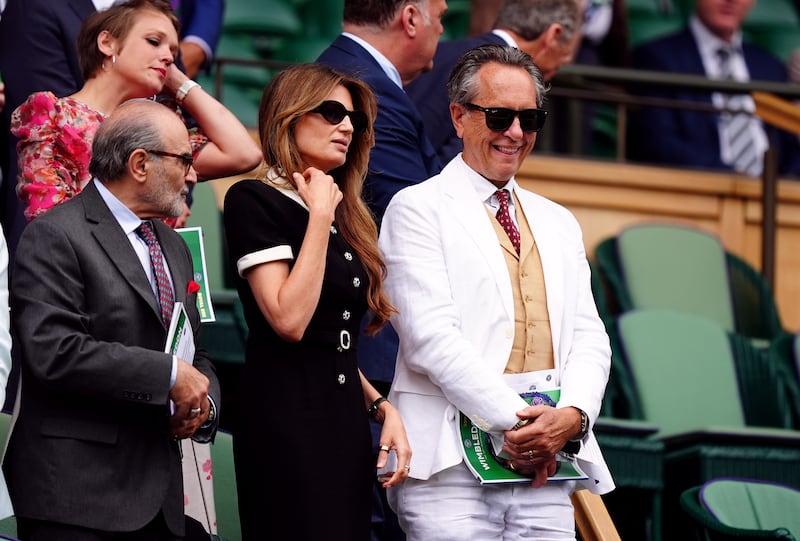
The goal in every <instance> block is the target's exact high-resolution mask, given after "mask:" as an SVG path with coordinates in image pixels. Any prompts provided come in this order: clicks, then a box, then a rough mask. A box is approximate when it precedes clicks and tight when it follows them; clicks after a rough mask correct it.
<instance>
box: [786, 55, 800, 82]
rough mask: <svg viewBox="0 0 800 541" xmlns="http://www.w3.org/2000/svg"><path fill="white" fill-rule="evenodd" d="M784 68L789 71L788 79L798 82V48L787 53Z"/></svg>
mask: <svg viewBox="0 0 800 541" xmlns="http://www.w3.org/2000/svg"><path fill="white" fill-rule="evenodd" d="M786 68H787V71H788V72H789V80H790V81H791V82H793V83H795V84H800V49H795V50H794V51H792V54H791V55H789V61H788V62H787V63H786Z"/></svg>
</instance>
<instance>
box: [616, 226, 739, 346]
mask: <svg viewBox="0 0 800 541" xmlns="http://www.w3.org/2000/svg"><path fill="white" fill-rule="evenodd" d="M617 253H618V257H619V261H620V264H621V268H622V274H623V276H624V280H625V284H626V286H627V289H628V292H629V294H630V298H631V301H632V303H633V306H634V307H636V308H668V309H673V310H678V311H682V312H688V313H691V314H697V315H700V316H704V317H707V318H709V319H711V320H713V321H716V322H717V323H718V324H719V325H720V326H721V327H722V328H723V329H724V330H726V331H729V332H730V331H734V330H735V320H734V315H733V301H732V299H731V294H730V291H731V288H730V283H729V280H728V272H727V266H726V260H725V250H724V248H723V247H722V244H721V243H720V242H719V239H717V238H716V237H714V236H713V235H710V234H708V233H706V232H704V231H701V230H699V229H695V228H692V227H686V226H681V225H676V224H667V223H663V224H656V223H653V224H637V225H634V226H631V227H628V228H626V229H625V230H623V231H622V232H621V233H620V234H619V235H618V238H617Z"/></svg>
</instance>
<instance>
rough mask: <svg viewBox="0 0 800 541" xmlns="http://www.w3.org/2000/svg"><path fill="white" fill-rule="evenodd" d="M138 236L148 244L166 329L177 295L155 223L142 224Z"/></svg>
mask: <svg viewBox="0 0 800 541" xmlns="http://www.w3.org/2000/svg"><path fill="white" fill-rule="evenodd" d="M136 234H137V235H139V236H140V237H141V238H142V240H143V241H144V242H145V243H147V249H148V251H149V252H150V262H151V263H152V265H153V274H154V275H155V277H156V287H157V288H158V304H159V305H160V306H161V319H162V321H163V323H164V327H169V322H170V320H171V319H172V307H173V305H174V304H175V295H174V294H173V293H172V285H171V284H170V282H169V276H167V269H166V268H165V267H164V253H163V252H162V251H161V245H160V244H159V243H158V239H157V238H156V233H155V231H154V230H153V223H152V222H151V221H149V220H146V221H144V222H142V225H140V226H139V227H137V228H136Z"/></svg>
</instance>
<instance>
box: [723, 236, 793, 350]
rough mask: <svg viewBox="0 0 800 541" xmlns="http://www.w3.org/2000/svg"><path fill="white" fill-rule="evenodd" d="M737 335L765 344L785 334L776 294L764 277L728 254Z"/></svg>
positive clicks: (726, 254) (741, 260)
mask: <svg viewBox="0 0 800 541" xmlns="http://www.w3.org/2000/svg"><path fill="white" fill-rule="evenodd" d="M725 259H726V264H727V267H728V278H729V280H730V285H731V296H732V298H733V308H734V312H735V318H736V330H737V332H739V333H741V334H743V335H745V336H747V337H749V338H752V339H756V340H758V341H760V342H762V343H763V344H766V343H767V342H769V341H770V340H773V339H775V338H777V337H779V336H781V335H782V334H784V333H785V331H784V329H783V323H782V322H781V318H780V314H779V313H778V305H777V303H776V302H775V295H774V294H773V292H772V288H771V287H770V285H769V283H768V282H767V280H766V278H764V275H763V274H761V273H760V272H758V271H757V270H756V269H755V268H753V266H752V265H750V263H748V262H747V261H745V260H744V259H742V258H741V257H739V256H737V255H735V254H732V253H730V252H726V253H725Z"/></svg>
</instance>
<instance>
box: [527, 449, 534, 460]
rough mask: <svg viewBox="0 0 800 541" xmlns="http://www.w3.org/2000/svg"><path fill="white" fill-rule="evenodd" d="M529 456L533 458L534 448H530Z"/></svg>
mask: <svg viewBox="0 0 800 541" xmlns="http://www.w3.org/2000/svg"><path fill="white" fill-rule="evenodd" d="M528 458H530V459H531V460H533V449H528Z"/></svg>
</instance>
